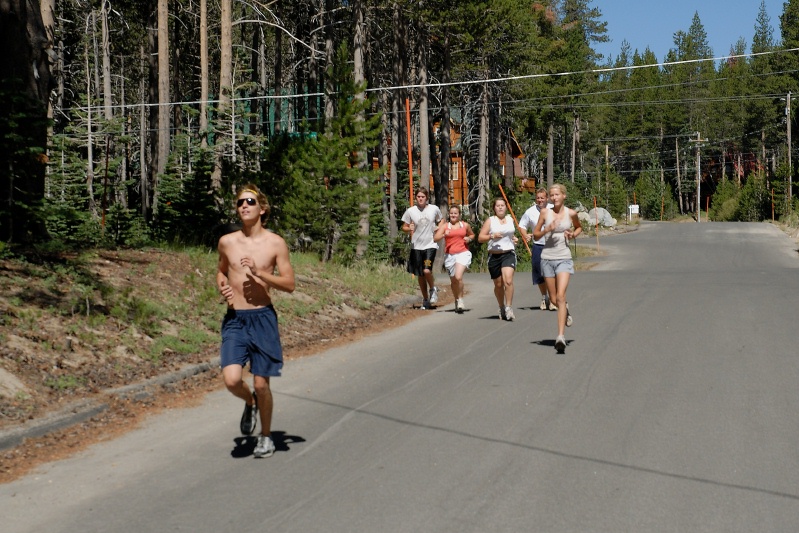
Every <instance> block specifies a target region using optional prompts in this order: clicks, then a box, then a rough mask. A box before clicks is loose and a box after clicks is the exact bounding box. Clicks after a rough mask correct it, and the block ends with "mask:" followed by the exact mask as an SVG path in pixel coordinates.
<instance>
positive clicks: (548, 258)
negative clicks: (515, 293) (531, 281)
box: [533, 183, 583, 353]
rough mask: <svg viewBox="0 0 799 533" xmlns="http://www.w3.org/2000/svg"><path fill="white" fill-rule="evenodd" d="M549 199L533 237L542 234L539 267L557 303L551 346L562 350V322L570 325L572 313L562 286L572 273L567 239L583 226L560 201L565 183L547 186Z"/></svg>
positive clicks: (577, 232) (564, 340)
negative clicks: (556, 335)
mask: <svg viewBox="0 0 799 533" xmlns="http://www.w3.org/2000/svg"><path fill="white" fill-rule="evenodd" d="M549 200H550V201H551V202H552V207H551V208H547V209H544V210H543V211H541V216H539V217H538V222H536V225H535V229H533V238H534V239H540V238H541V237H544V236H545V237H546V242H545V243H544V249H543V250H542V251H541V271H542V274H543V275H544V279H545V280H546V282H547V289H548V290H549V293H550V294H555V297H556V302H555V305H557V306H558V337H557V339H555V349H556V350H557V351H558V353H565V351H566V338H565V336H564V334H565V331H566V326H571V325H572V316H571V314H570V313H569V306H568V304H567V303H566V289H567V288H568V286H569V279H571V275H572V274H574V261H573V260H572V254H571V250H569V244H568V241H569V239H573V238H575V237H577V236H578V235H579V234H580V233H582V231H583V227H582V225H580V219H579V218H578V217H577V212H576V211H575V210H574V209H569V208H568V207H566V206H565V205H563V202H564V201H565V200H566V187H565V186H563V185H562V184H560V183H556V184H554V185H553V186H552V187H550V188H549Z"/></svg>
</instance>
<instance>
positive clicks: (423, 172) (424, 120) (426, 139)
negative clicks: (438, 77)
mask: <svg viewBox="0 0 799 533" xmlns="http://www.w3.org/2000/svg"><path fill="white" fill-rule="evenodd" d="M418 47H419V48H418V50H419V53H418V56H417V62H418V64H417V72H418V73H419V80H418V81H419V184H420V185H424V186H425V187H428V188H429V186H430V133H429V128H430V117H429V115H428V113H429V109H428V94H429V89H428V88H427V36H426V35H425V32H424V31H422V32H421V35H419V42H418ZM440 194H441V191H439V190H438V189H437V188H436V190H435V200H434V201H435V203H436V205H438V204H439V203H440V198H439V195H440Z"/></svg>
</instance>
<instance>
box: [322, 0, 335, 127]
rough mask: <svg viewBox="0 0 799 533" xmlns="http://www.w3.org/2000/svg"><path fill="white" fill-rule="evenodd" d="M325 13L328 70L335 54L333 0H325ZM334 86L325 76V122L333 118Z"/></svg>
mask: <svg viewBox="0 0 799 533" xmlns="http://www.w3.org/2000/svg"><path fill="white" fill-rule="evenodd" d="M325 13H327V17H326V20H325V69H326V70H327V71H328V72H329V71H330V69H332V68H333V57H334V55H335V43H334V41H333V37H334V35H335V34H334V27H333V15H332V13H333V0H325ZM335 90H336V88H335V87H333V79H332V78H331V77H330V76H325V123H326V124H330V121H331V120H333V114H334V113H335V108H334V103H333V93H334V92H335Z"/></svg>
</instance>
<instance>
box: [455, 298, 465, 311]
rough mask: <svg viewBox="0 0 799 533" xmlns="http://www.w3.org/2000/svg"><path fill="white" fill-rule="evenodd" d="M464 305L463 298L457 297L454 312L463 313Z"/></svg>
mask: <svg viewBox="0 0 799 533" xmlns="http://www.w3.org/2000/svg"><path fill="white" fill-rule="evenodd" d="M464 309H465V307H464V306H463V298H458V299H457V300H455V312H456V313H463V310H464Z"/></svg>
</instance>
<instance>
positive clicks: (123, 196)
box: [114, 58, 130, 209]
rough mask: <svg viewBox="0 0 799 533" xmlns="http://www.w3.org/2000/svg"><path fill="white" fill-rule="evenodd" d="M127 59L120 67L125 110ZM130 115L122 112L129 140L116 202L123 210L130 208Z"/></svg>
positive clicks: (121, 169) (123, 159)
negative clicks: (128, 184) (128, 186)
mask: <svg viewBox="0 0 799 533" xmlns="http://www.w3.org/2000/svg"><path fill="white" fill-rule="evenodd" d="M126 74H127V73H126V72H125V59H124V58H122V59H121V66H120V89H119V105H120V106H121V108H122V109H123V110H124V109H125V105H126V104H127V100H126V95H125V75H126ZM129 118H130V115H127V114H126V112H125V111H123V112H122V131H121V133H122V138H123V139H127V141H125V144H124V145H123V148H122V149H123V150H124V153H123V154H122V162H121V164H120V165H119V174H118V176H119V179H118V180H117V181H116V183H115V186H114V189H115V191H116V196H115V198H116V202H117V203H118V204H119V205H120V206H122V207H123V208H125V209H127V208H128V190H127V187H126V185H125V184H126V183H127V181H128V168H129V166H130V137H129V136H128V128H129V124H128V120H129Z"/></svg>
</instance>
